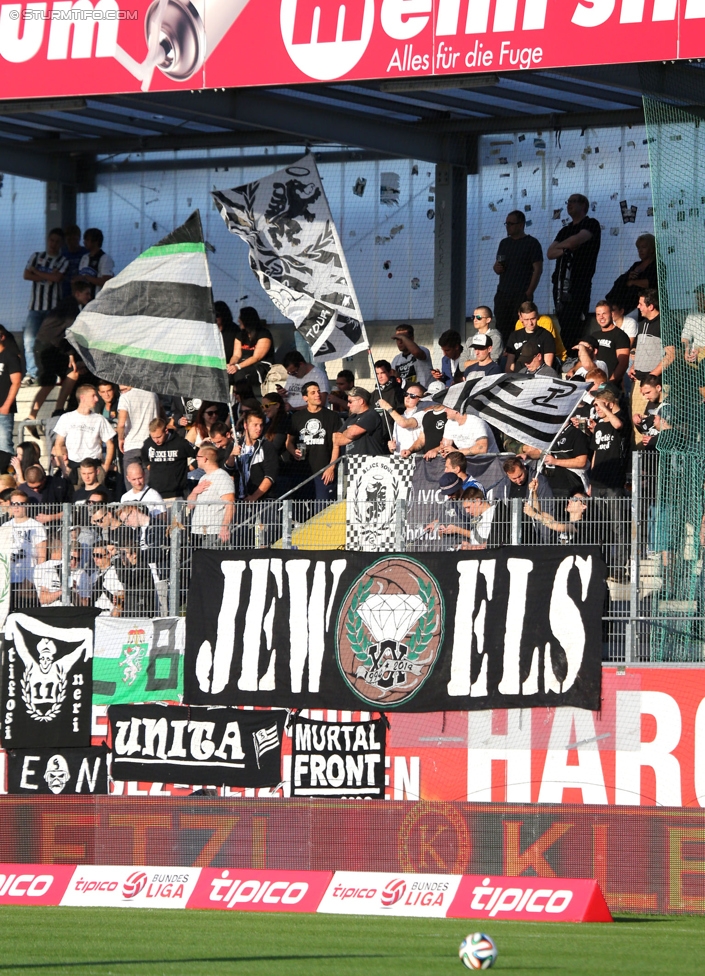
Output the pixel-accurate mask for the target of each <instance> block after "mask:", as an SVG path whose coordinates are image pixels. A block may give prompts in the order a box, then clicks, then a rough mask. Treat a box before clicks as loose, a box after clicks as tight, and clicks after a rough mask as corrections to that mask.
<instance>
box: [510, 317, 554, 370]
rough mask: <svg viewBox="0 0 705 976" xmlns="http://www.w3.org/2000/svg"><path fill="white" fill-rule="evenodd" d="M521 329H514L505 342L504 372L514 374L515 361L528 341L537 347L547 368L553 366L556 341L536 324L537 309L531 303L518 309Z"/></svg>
mask: <svg viewBox="0 0 705 976" xmlns="http://www.w3.org/2000/svg"><path fill="white" fill-rule="evenodd" d="M519 318H520V320H521V325H522V327H521V329H516V330H515V331H514V332H513V333H512V334H511V335H510V337H509V341H508V342H507V350H506V351H507V366H506V369H505V372H507V373H511V372H514V369H515V363H516V360H517V359H518V357H519V353H520V352H521V350H522V346H523V345H524V343H525V342H528V341H529V339H532V340H533V341H534V342H535V343H536V344H537V345H538V347H539V351H540V352H541V354H542V355H543V359H544V362H545V363H546V365H547V366H553V360H554V358H555V355H556V340H555V339H554V338H553V336H552V335H551V333H550V332H549V331H548V330H547V329H544V328H543V326H540V325H539V324H538V321H539V313H538V308H536V306H535V305H534V304H533V302H525V303H524V305H522V306H521V308H520V309H519Z"/></svg>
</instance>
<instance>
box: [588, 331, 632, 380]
mask: <svg viewBox="0 0 705 976" xmlns="http://www.w3.org/2000/svg"><path fill="white" fill-rule="evenodd" d="M593 338H594V339H596V340H597V345H598V346H599V352H598V353H597V359H601V360H602V362H603V363H604V364H605V366H606V367H607V369H608V370H609V373H608V375H607V379H609V378H610V376H612V374H613V373H614V371H615V369H616V368H617V362H618V359H617V352H618V350H620V349H626V350H629V348H630V346H631V343H630V341H629V336H628V335H627V333H626V332H623V331H622V330H621V329H618V328H615V329H609V330H608V331H607V332H602V331H601V330H600V331H599V332H594V333H593Z"/></svg>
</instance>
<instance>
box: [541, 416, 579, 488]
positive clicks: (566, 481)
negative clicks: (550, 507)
mask: <svg viewBox="0 0 705 976" xmlns="http://www.w3.org/2000/svg"><path fill="white" fill-rule="evenodd" d="M589 456H590V442H589V440H588V438H587V436H586V435H585V434H584V433H583V432H582V430H579V429H578V428H577V427H574V426H573V424H572V423H570V421H568V423H567V424H566V426H565V427H564V428H563V430H562V431H561V432H560V434H559V435H558V437H557V438H556V441H555V443H554V444H553V446H552V447H551V453H550V454H547V455H546V457H545V459H544V461H545V467H544V474H545V475H546V478H547V480H548V483H549V485H550V486H551V491H552V492H553V494H554V495H555V496H556V498H569V497H570V495H571V494H572V492H574V491H575V490H576V489H578V488H581V489H583V490H584V491H587V477H586V473H585V469H586V467H587V463H588V458H589Z"/></svg>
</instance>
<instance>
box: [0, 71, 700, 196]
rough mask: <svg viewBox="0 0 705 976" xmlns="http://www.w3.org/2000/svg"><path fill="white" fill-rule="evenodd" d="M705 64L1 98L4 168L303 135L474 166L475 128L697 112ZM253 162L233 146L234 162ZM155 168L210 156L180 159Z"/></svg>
mask: <svg viewBox="0 0 705 976" xmlns="http://www.w3.org/2000/svg"><path fill="white" fill-rule="evenodd" d="M703 67H705V66H703V65H701V64H700V63H699V62H697V63H695V62H694V63H689V62H683V61H681V62H670V63H655V64H642V65H636V64H631V65H613V66H600V67H583V68H568V69H562V70H554V71H522V72H511V73H505V74H502V73H492V74H481V75H478V74H474V75H465V76H453V78H452V79H451V78H448V77H447V76H446V77H443V78H440V77H435V78H418V79H415V78H401V79H396V80H388V81H364V82H361V81H356V82H350V83H336V84H311V85H304V86H300V87H278V88H240V89H222V90H214V91H189V92H150V93H145V94H130V95H109V96H100V97H90V96H87V97H85V98H57V99H54V100H51V99H49V100H47V99H43V100H39V101H33V100H27V101H6V102H0V170H2V171H4V172H7V173H17V174H18V175H23V176H29V177H34V178H36V179H42V180H58V181H60V182H64V183H69V184H75V185H77V186H78V188H79V189H80V188H82V187H83V188H86V189H88V188H89V184H90V182H91V180H92V179H93V178H94V175H95V173H96V172H98V171H100V169H103V168H106V167H112V166H114V165H115V158H116V157H118V158H119V159H120V165H121V166H125V167H127V168H129V167H131V166H133V167H136V168H139V169H144V168H145V165H146V164H147V163H148V161H147V160H145V158H144V157H143V156H140V159H139V160H134V159H132V160H131V159H130V158H128V157H129V156H130V154H135V153H139V154H142V153H161V152H166V153H169V154H171V153H172V152H173V151H174V150H186V151H188V150H192V151H195V150H203V149H227V148H233V149H236V148H237V149H241V148H243V147H249V148H252V147H258V146H262V147H264V146H272V145H286V146H294V147H296V146H298V145H299V143H301V145H302V147H304V146H306V145H314V144H315V145H316V146H324V145H325V144H330V145H331V146H334V147H340V146H344V147H350V149H349V150H344V151H342V152H341V150H340V149H339V148H336V149H335V150H333V152H332V153H331V154H330V158H331V159H332V158H333V157H335V158H346V155H347V156H348V157H350V158H356V159H359V158H361V157H365V158H390V157H415V158H419V159H424V160H427V161H429V162H432V163H437V162H445V163H452V164H455V165H459V166H464V167H467V168H468V169H469V170H470V171H471V172H472V171H473V170H474V168H475V165H476V155H477V152H476V146H477V137H478V136H480V135H483V134H485V133H497V132H506V131H513V130H515V129H518V128H526V129H553V128H558V129H567V128H588V127H598V126H621V125H635V124H639V123H641V122H643V109H642V94H643V93H644V92H648V93H650V94H653V95H657V96H658V97H660V98H663V99H664V100H666V101H668V102H671V103H672V104H676V105H681V106H684V107H688V108H689V110H691V111H694V112H695V113H696V114H698V115H703V116H705V108H703V107H699V106H698V101H699V96H698V94H697V93H698V91H702V90H703V89H702V82H701V79H703V78H705V75H703V74H702V73H701V72H702V70H703ZM700 98H701V96H700ZM323 156H324V158H327V154H326V153H325V151H324V153H323ZM260 160H261V157H260V156H258V155H251V156H248V157H247V158H246V159H243V158H242V156H240V155H238V157H237V164H238V165H243V164H245V165H246V164H247V162H250V163H251V164H255V163H256V162H258V161H260ZM223 162H225V159H224V160H223ZM154 165H155V166H158V167H159V168H160V169H164V168H169V167H170V166H173V167H174V168H188V167H195V166H202V165H211V163H209V162H207V161H205V162H204V160H203V159H200V160H198V159H193V160H190V161H188V160H186V161H185V160H184V159H183V157H182V156H180V157H179V158H178V159H174V158H173V157H172V158H171V159H164V158H162V159H161V160H160V161H159V162H157V161H156V159H155V161H154Z"/></svg>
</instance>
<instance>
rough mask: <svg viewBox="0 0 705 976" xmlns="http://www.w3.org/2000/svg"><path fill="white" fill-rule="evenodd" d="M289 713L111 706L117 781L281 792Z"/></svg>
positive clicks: (111, 732) (178, 707)
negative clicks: (268, 788) (277, 788)
mask: <svg viewBox="0 0 705 976" xmlns="http://www.w3.org/2000/svg"><path fill="white" fill-rule="evenodd" d="M286 717H287V716H286V712H285V711H283V710H282V711H266V712H254V711H245V710H243V709H237V708H187V707H183V706H181V705H110V707H109V708H108V721H109V723H110V734H111V736H112V740H111V741H112V745H113V763H112V773H111V775H112V777H113V779H116V780H136V781H138V782H141V783H153V782H155V781H156V782H159V783H200V784H201V785H204V786H205V785H208V784H213V785H215V786H242V787H249V786H278V785H279V783H280V782H281V778H282V777H281V754H282V741H283V738H284V723H285V722H286Z"/></svg>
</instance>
